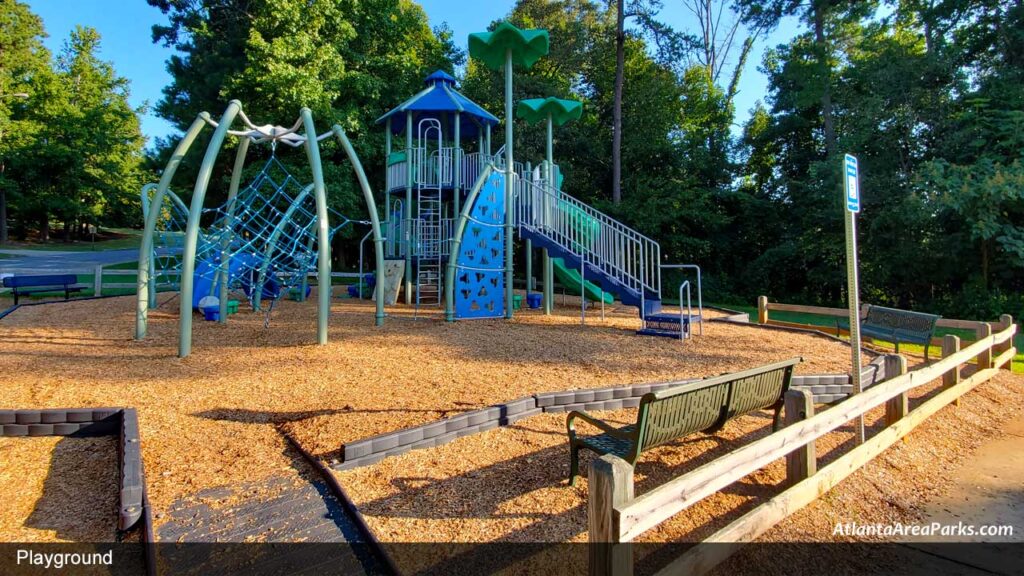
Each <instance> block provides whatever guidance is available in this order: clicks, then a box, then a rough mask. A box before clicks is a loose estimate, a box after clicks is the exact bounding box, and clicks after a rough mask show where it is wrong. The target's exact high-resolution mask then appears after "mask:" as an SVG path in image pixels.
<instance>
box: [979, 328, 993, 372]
mask: <svg viewBox="0 0 1024 576" xmlns="http://www.w3.org/2000/svg"><path fill="white" fill-rule="evenodd" d="M976 333H977V335H978V338H977V339H978V340H981V339H983V338H988V337H989V336H991V335H992V325H991V324H989V323H988V322H983V323H982V324H981V325H980V326H978V330H977V331H976ZM991 367H992V348H991V347H989V348H986V349H985V351H984V352H982V353H981V354H978V370H985V369H987V368H991Z"/></svg>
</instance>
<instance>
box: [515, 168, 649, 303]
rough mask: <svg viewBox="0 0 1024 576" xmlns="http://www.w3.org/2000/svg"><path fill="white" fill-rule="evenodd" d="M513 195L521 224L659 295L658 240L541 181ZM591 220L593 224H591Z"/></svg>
mask: <svg viewBox="0 0 1024 576" xmlns="http://www.w3.org/2000/svg"><path fill="white" fill-rule="evenodd" d="M523 186H524V187H525V190H526V191H527V193H524V194H520V195H519V197H518V198H517V199H516V204H515V210H516V221H517V225H518V226H519V228H520V229H528V230H531V231H536V232H538V233H541V234H543V235H544V236H546V237H548V238H549V239H551V240H552V241H553V242H555V243H557V244H558V245H559V246H561V247H562V248H564V249H565V250H567V251H569V252H570V253H572V254H574V255H576V256H577V257H579V258H581V259H582V260H583V261H584V262H586V263H588V264H590V265H592V266H594V267H596V268H598V269H599V270H601V271H602V272H604V273H605V274H607V275H608V276H610V277H612V278H614V279H615V280H616V281H617V282H619V283H621V284H622V285H624V286H626V287H627V288H629V289H631V290H635V291H637V292H640V293H641V298H644V297H645V296H646V294H645V291H646V292H651V293H654V294H657V295H659V297H660V294H661V282H660V271H659V270H658V261H659V260H660V257H661V248H660V246H659V245H658V243H657V242H655V241H654V240H652V239H650V238H648V237H647V236H644V235H643V234H641V233H640V232H637V231H636V230H634V229H632V228H630V227H628V226H626V225H625V224H622V223H621V222H619V221H617V220H615V219H613V218H611V217H610V216H608V215H607V214H604V213H603V212H601V211H599V210H597V209H595V208H593V207H592V206H590V205H588V204H584V203H583V202H580V201H579V200H577V199H575V198H573V197H572V196H569V195H566V194H562V193H560V192H558V191H557V190H555V189H554V188H552V187H551V186H549V185H548V184H547V183H545V182H542V181H536V182H532V181H529V180H526V181H525V182H524V184H523ZM595 225H596V226H595Z"/></svg>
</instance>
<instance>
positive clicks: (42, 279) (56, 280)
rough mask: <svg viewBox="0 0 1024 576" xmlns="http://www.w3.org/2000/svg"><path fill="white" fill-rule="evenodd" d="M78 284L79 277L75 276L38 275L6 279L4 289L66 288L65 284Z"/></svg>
mask: <svg viewBox="0 0 1024 576" xmlns="http://www.w3.org/2000/svg"><path fill="white" fill-rule="evenodd" d="M77 282H78V276H75V275H74V274H37V275H32V276H8V277H7V278H4V287H5V288H22V287H28V286H64V285H65V284H75V283H77Z"/></svg>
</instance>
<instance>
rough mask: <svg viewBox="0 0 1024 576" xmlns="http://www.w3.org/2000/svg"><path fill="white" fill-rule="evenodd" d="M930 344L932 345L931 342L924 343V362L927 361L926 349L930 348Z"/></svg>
mask: <svg viewBox="0 0 1024 576" xmlns="http://www.w3.org/2000/svg"><path fill="white" fill-rule="evenodd" d="M931 346H932V345H931V343H928V344H925V345H924V361H925V362H927V361H928V349H929V348H931Z"/></svg>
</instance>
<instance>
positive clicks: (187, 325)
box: [140, 100, 242, 358]
mask: <svg viewBox="0 0 1024 576" xmlns="http://www.w3.org/2000/svg"><path fill="white" fill-rule="evenodd" d="M241 109H242V103H241V102H239V101H238V100H232V101H231V102H230V103H229V104H228V107H227V109H226V110H225V111H224V115H223V116H221V118H220V120H219V121H218V126H217V129H216V130H214V132H213V135H212V136H211V137H210V144H209V145H208V146H207V147H206V155H205V156H203V163H202V165H200V166H199V174H198V176H196V186H195V189H193V191H192V204H191V206H190V207H189V212H188V225H187V226H186V227H185V246H184V247H183V249H182V255H181V258H182V261H181V291H180V294H179V296H178V300H179V306H178V357H179V358H185V357H186V356H188V355H189V354H191V353H192V289H193V287H194V286H193V281H194V278H193V275H194V274H195V271H196V248H197V245H198V244H199V224H200V222H199V218H200V217H201V216H202V214H203V200H205V199H206V188H207V187H208V186H209V185H210V176H211V175H212V174H213V165H214V163H215V162H216V161H217V154H218V153H219V152H220V148H221V146H222V145H223V144H224V137H225V136H227V133H228V129H229V128H230V127H231V123H232V122H234V121H235V116H237V115H238V112H239V111H240V110H241ZM140 267H141V263H140Z"/></svg>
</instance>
